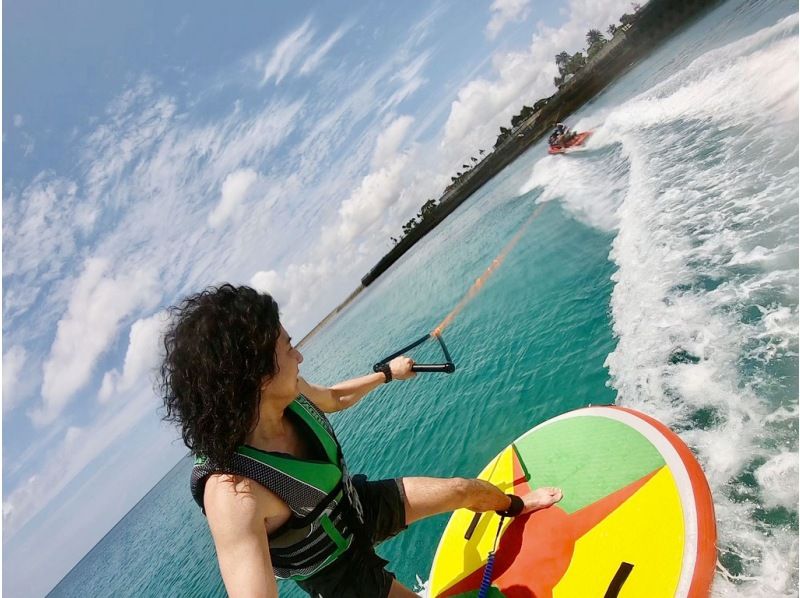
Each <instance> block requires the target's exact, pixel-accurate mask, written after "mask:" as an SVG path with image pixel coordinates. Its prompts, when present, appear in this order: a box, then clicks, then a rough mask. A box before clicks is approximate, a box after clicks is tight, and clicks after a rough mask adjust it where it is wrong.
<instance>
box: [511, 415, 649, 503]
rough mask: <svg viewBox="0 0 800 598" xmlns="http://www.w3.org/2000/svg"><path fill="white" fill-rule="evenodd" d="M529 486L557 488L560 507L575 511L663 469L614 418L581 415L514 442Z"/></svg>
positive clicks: (637, 435) (644, 444) (632, 432)
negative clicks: (528, 476) (559, 496)
mask: <svg viewBox="0 0 800 598" xmlns="http://www.w3.org/2000/svg"><path fill="white" fill-rule="evenodd" d="M514 444H515V446H516V447H517V450H518V451H519V454H520V455H521V457H522V459H523V460H524V462H525V468H527V470H528V471H529V472H530V475H531V479H530V482H529V483H530V486H531V488H536V487H539V486H558V487H559V488H561V489H562V490H563V491H564V498H563V499H562V500H561V502H560V503H559V505H558V506H559V507H561V508H562V509H564V510H565V511H566V512H567V513H574V512H575V511H577V510H579V509H582V508H583V507H585V506H587V505H590V504H592V503H593V502H595V501H597V500H599V499H601V498H603V497H604V496H607V495H608V494H610V493H612V492H614V491H615V490H619V489H620V488H623V487H625V486H627V485H628V484H630V483H632V482H635V481H636V480H638V479H640V478H642V477H644V476H645V475H647V474H648V473H650V472H652V471H654V470H655V469H657V468H659V467H662V466H663V465H664V464H665V463H664V459H663V457H662V456H661V453H659V452H658V450H657V449H656V448H655V447H654V446H653V445H652V444H650V441H649V440H647V439H646V438H645V437H644V436H642V435H641V434H640V433H639V432H637V431H636V430H634V429H633V428H631V427H629V426H627V425H625V424H623V423H621V422H618V421H616V420H613V419H608V418H606V417H598V416H591V415H589V416H577V417H571V418H568V419H564V420H561V421H558V422H555V423H552V424H549V425H547V426H545V427H543V428H541V429H540V430H536V431H535V432H531V433H529V434H527V435H526V436H524V437H523V438H522V439H521V440H518V441H517V442H515V443H514Z"/></svg>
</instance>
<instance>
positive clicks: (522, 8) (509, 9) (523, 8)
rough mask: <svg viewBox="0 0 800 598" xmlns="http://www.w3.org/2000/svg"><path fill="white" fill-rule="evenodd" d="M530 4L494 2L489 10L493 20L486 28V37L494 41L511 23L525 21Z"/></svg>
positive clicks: (506, 0)
mask: <svg viewBox="0 0 800 598" xmlns="http://www.w3.org/2000/svg"><path fill="white" fill-rule="evenodd" d="M530 3H531V2H530V0H494V2H492V6H491V7H490V8H489V10H490V11H491V13H492V18H491V20H490V21H489V24H488V25H487V26H486V37H488V38H489V39H494V38H496V37H497V34H498V33H500V31H502V30H503V27H505V26H506V25H508V24H509V23H510V22H512V21H523V20H525V18H527V16H528V9H529V7H530Z"/></svg>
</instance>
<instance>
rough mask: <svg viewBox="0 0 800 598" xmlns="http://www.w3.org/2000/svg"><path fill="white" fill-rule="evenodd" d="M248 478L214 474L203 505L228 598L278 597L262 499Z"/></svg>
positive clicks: (207, 485)
mask: <svg viewBox="0 0 800 598" xmlns="http://www.w3.org/2000/svg"><path fill="white" fill-rule="evenodd" d="M256 486H257V484H255V482H252V481H251V480H249V479H247V478H238V477H234V476H228V475H224V476H223V475H213V476H211V477H210V478H209V479H208V482H207V483H206V489H205V493H204V503H205V509H206V516H207V517H208V526H209V528H211V536H212V537H213V538H214V546H215V548H216V549H217V560H218V561H219V570H220V573H222V580H223V581H224V582H225V589H226V590H227V591H228V595H229V596H231V598H237V597H239V596H241V597H254V598H277V596H278V584H277V583H276V582H275V575H274V574H273V572H272V561H271V560H270V556H269V545H268V542H267V530H266V526H265V524H264V520H265V516H264V513H265V512H268V511H269V508H268V505H267V506H265V504H264V501H265V497H264V496H262V495H261V493H260V492H259V491H258V489H256V488H255V487H256Z"/></svg>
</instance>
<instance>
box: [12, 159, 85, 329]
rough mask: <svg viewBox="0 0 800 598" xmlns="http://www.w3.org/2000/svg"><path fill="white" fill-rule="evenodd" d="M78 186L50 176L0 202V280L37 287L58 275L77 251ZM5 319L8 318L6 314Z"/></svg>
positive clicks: (35, 180)
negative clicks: (0, 223) (18, 279)
mask: <svg viewBox="0 0 800 598" xmlns="http://www.w3.org/2000/svg"><path fill="white" fill-rule="evenodd" d="M76 203H78V186H77V184H76V183H75V182H74V181H71V180H69V179H65V178H61V177H55V176H53V175H52V174H49V173H42V174H40V175H39V176H37V177H36V178H35V179H34V180H33V181H32V182H31V183H30V184H29V185H28V186H26V187H25V188H24V189H23V191H22V192H21V193H20V194H19V195H17V194H13V193H12V194H11V195H10V196H9V197H7V198H4V199H3V277H4V278H5V277H7V276H18V277H22V278H25V279H29V280H30V282H31V283H35V284H36V285H39V284H42V283H43V282H45V281H49V280H52V279H53V278H54V277H55V276H57V275H59V274H61V270H62V268H63V266H64V264H65V263H66V262H68V261H69V259H70V258H71V257H72V256H73V254H74V253H75V249H76V237H77V236H78V235H77V234H76V233H78V232H79V231H80V229H79V228H77V227H76V226H75V218H76V214H75V213H74V212H73V210H74V209H75V207H76ZM5 315H7V314H5Z"/></svg>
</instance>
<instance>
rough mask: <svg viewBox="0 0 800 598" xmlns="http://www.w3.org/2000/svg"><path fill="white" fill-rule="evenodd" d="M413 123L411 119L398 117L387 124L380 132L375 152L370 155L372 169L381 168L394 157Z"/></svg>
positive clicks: (409, 117)
mask: <svg viewBox="0 0 800 598" xmlns="http://www.w3.org/2000/svg"><path fill="white" fill-rule="evenodd" d="M413 123H414V118H413V117H411V116H400V117H398V118H396V119H394V120H393V121H392V122H391V123H389V125H388V126H387V127H386V128H385V129H384V130H383V131H382V132H381V134H380V135H379V136H378V139H377V141H376V142H375V152H374V153H373V154H372V168H373V169H375V168H381V167H382V166H384V165H385V164H387V163H389V162H390V161H391V160H392V159H393V158H394V157H395V155H396V154H397V150H398V148H399V147H400V144H401V143H403V141H404V140H405V138H406V135H407V134H408V129H409V127H411V125H412V124H413Z"/></svg>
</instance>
